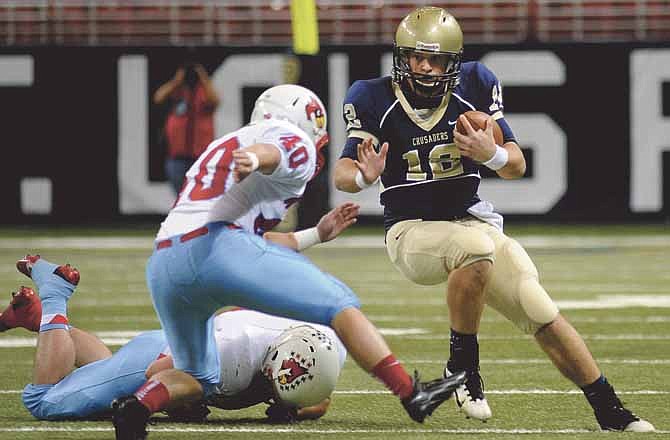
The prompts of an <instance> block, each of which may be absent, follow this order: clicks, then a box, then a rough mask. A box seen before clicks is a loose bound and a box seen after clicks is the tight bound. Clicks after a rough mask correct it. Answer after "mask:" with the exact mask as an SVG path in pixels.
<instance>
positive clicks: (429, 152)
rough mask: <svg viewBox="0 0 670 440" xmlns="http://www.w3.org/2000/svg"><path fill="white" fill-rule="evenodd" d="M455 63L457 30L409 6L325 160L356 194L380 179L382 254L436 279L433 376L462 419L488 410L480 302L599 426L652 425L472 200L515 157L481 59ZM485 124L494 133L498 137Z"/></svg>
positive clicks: (418, 279) (354, 95)
mask: <svg viewBox="0 0 670 440" xmlns="http://www.w3.org/2000/svg"><path fill="white" fill-rule="evenodd" d="M462 59H463V34H462V32H461V28H460V26H459V24H458V22H457V21H456V19H455V18H454V17H453V16H452V15H451V14H449V13H448V12H447V11H446V10H444V9H442V8H436V7H421V8H418V9H416V10H414V11H412V12H411V13H410V14H408V15H407V16H406V17H405V18H404V19H403V20H402V21H401V23H400V24H399V25H398V28H397V31H396V35H395V41H394V57H393V75H392V76H385V77H381V78H375V79H370V80H362V81H356V82H355V83H354V84H353V85H352V86H351V88H350V89H349V92H348V94H347V96H346V97H345V99H344V106H343V116H344V120H345V122H346V123H347V131H348V139H347V143H346V145H345V146H344V149H343V151H342V155H341V158H340V159H339V160H338V161H337V163H336V164H335V167H334V180H335V185H336V187H337V188H338V189H340V190H343V191H347V192H359V191H361V190H362V189H364V188H366V187H369V186H371V185H372V184H373V183H375V182H377V181H378V180H381V183H382V188H381V189H382V190H381V195H380V201H381V203H382V204H383V205H384V226H385V229H386V240H385V243H386V248H387V252H388V255H389V258H390V259H391V261H392V262H393V264H394V265H395V267H396V268H397V269H398V270H399V271H400V272H401V273H402V274H403V275H405V277H406V278H408V279H409V280H411V281H413V282H415V283H417V284H421V285H444V284H445V283H446V286H447V304H448V306H449V323H450V325H451V337H450V356H449V361H448V362H447V365H446V368H445V375H448V374H450V373H449V372H458V371H465V372H466V374H467V378H468V379H467V382H466V383H465V385H464V386H462V387H461V388H459V389H458V390H457V391H456V403H457V404H458V405H459V406H460V407H461V409H462V410H463V411H464V412H465V414H466V415H467V416H468V417H472V418H474V419H479V420H486V419H488V418H490V417H491V415H492V412H491V408H490V407H489V405H488V402H487V400H486V397H485V396H484V390H483V382H482V379H481V376H480V374H479V343H478V341H477V333H478V331H479V325H480V320H481V316H482V312H483V309H484V305H485V304H488V305H489V306H490V307H492V308H493V309H495V310H497V311H498V312H500V313H501V314H502V315H503V316H505V317H506V318H507V319H508V320H510V321H511V322H512V323H514V324H515V325H516V326H517V327H518V328H519V329H520V330H521V331H523V332H524V333H526V334H529V335H533V336H534V337H535V340H536V341H537V342H538V344H539V345H540V347H542V349H543V350H544V351H545V352H546V353H547V355H548V356H549V358H550V359H551V361H552V362H553V363H554V365H555V366H556V367H557V368H558V370H559V371H560V372H561V373H562V374H563V375H564V376H565V377H567V378H568V379H570V380H571V381H572V382H573V383H575V384H576V385H577V386H579V387H580V388H581V389H582V390H583V391H584V395H585V396H586V399H587V400H588V402H589V404H591V406H592V407H593V411H594V413H595V416H596V420H597V421H598V424H599V425H600V427H601V428H602V429H603V430H612V431H635V432H648V431H653V430H654V427H653V425H652V424H651V423H649V422H647V421H646V420H642V419H640V418H639V417H637V416H636V415H635V414H633V413H632V412H631V411H630V410H628V409H627V408H625V407H624V405H623V404H622V403H621V401H620V400H619V398H618V397H617V395H616V393H615V392H614V388H612V386H611V385H610V384H609V383H608V381H607V379H606V378H605V376H604V375H603V374H602V372H601V371H600V369H599V368H598V365H597V364H596V362H595V360H594V359H593V356H592V355H591V353H590V352H589V349H588V348H587V346H586V344H585V343H584V341H583V339H582V338H581V336H580V335H579V334H578V333H577V331H576V330H575V329H574V328H573V327H572V325H570V323H569V322H568V321H567V320H566V319H565V318H564V317H563V316H562V315H561V314H560V313H559V311H558V308H557V307H556V305H555V304H554V303H553V301H552V300H551V298H550V297H549V295H548V294H547V292H546V291H545V290H544V288H543V287H542V286H541V285H540V283H539V276H538V272H537V269H536V268H535V265H534V264H533V262H532V261H531V259H530V257H529V256H528V254H527V253H526V251H525V250H524V249H523V248H522V247H521V246H520V245H519V243H518V242H516V241H515V240H514V239H512V238H510V237H508V236H507V235H505V234H504V233H503V228H502V226H503V218H502V216H501V215H500V214H498V213H496V212H495V211H494V210H493V206H492V205H491V204H490V203H489V202H487V201H485V200H481V199H480V197H479V195H478V189H479V184H480V181H481V174H480V171H482V170H484V169H485V168H488V169H489V170H492V171H495V172H496V173H497V175H498V176H499V177H501V178H503V179H516V178H520V177H522V176H523V175H524V173H525V170H526V161H525V159H524V156H523V154H522V152H521V149H520V148H519V145H518V144H517V142H516V138H515V136H514V133H513V132H512V129H511V128H510V125H509V123H508V122H507V120H506V119H505V117H504V114H503V98H502V96H503V94H502V86H501V84H500V81H498V79H497V78H496V76H495V75H494V74H493V72H491V71H490V70H489V69H488V68H487V67H486V66H484V65H483V64H481V63H479V62H476V61H475V62H462ZM473 110H477V111H482V112H485V113H486V114H487V115H489V116H488V117H485V118H486V119H485V121H486V122H485V124H482V126H483V128H484V129H482V130H475V129H474V128H473V127H472V126H471V124H470V123H469V120H468V119H467V118H466V116H465V115H464V113H466V112H468V111H473ZM459 122H460V123H461V124H462V125H463V126H462V129H461V128H458V125H459V124H458V123H459ZM494 125H499V126H500V128H501V131H502V136H501V139H500V140H499V141H498V142H499V144H500V145H497V144H496V141H495V139H494V136H493V127H494Z"/></svg>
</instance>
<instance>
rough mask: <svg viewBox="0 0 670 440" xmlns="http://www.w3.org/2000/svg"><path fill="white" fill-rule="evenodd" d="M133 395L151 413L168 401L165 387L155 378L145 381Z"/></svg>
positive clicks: (168, 396)
mask: <svg viewBox="0 0 670 440" xmlns="http://www.w3.org/2000/svg"><path fill="white" fill-rule="evenodd" d="M135 397H137V400H139V401H140V403H141V404H142V405H144V406H146V407H147V409H148V410H149V412H151V413H152V414H153V413H155V412H158V411H160V410H162V409H163V408H165V407H166V406H167V404H168V402H169V401H170V394H169V393H168V390H167V388H166V387H165V385H163V384H162V383H160V382H158V381H156V380H148V381H146V382H145V383H144V385H142V386H141V387H140V389H139V390H137V391H135Z"/></svg>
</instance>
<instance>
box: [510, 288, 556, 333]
mask: <svg viewBox="0 0 670 440" xmlns="http://www.w3.org/2000/svg"><path fill="white" fill-rule="evenodd" d="M519 302H520V303H521V308H523V311H524V312H525V313H526V316H527V317H528V324H527V328H524V329H523V330H524V331H525V332H526V333H527V334H535V333H536V332H537V331H538V330H539V329H540V328H541V327H543V326H545V325H547V324H549V323H550V322H552V321H553V320H554V319H556V316H558V307H556V304H554V302H553V301H552V300H551V298H550V297H549V294H547V291H546V290H544V288H543V287H542V286H541V285H540V283H539V282H538V280H537V278H526V279H523V280H521V281H520V282H519ZM525 327H526V326H525Z"/></svg>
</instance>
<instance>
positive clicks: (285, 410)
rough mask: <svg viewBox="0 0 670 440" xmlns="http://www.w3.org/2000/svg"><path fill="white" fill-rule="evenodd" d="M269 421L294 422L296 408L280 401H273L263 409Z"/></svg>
mask: <svg viewBox="0 0 670 440" xmlns="http://www.w3.org/2000/svg"><path fill="white" fill-rule="evenodd" d="M265 415H266V416H268V419H270V423H295V422H297V421H298V410H297V409H296V408H292V407H289V406H285V405H282V404H280V403H273V404H271V405H270V406H268V408H267V409H266V410H265Z"/></svg>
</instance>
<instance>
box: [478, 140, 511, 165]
mask: <svg viewBox="0 0 670 440" xmlns="http://www.w3.org/2000/svg"><path fill="white" fill-rule="evenodd" d="M508 160H509V153H508V152H507V150H506V149H504V148H503V147H501V146H500V145H497V144H496V152H495V154H494V155H493V157H492V158H490V159H489V160H487V161H486V162H482V165H484V166H485V167H488V168H490V169H492V170H493V171H498V170H499V169H500V168H502V167H504V166H505V165H507V161H508Z"/></svg>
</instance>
